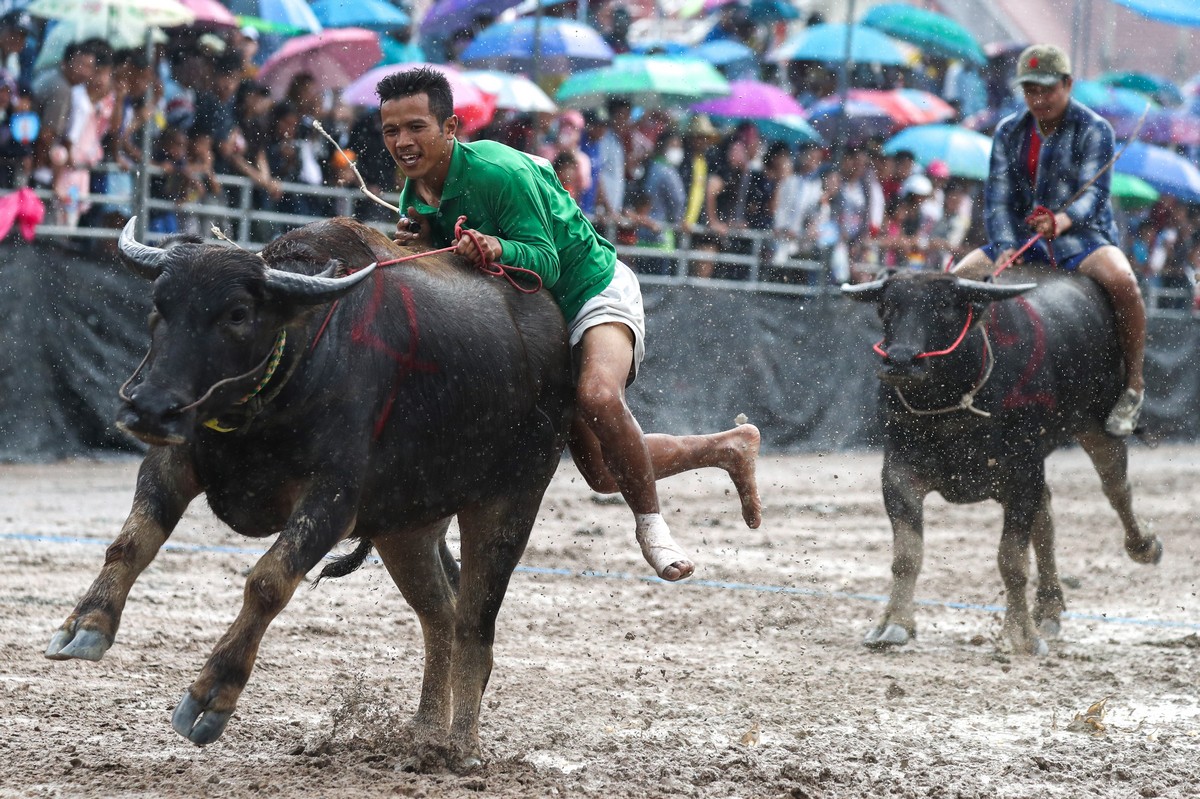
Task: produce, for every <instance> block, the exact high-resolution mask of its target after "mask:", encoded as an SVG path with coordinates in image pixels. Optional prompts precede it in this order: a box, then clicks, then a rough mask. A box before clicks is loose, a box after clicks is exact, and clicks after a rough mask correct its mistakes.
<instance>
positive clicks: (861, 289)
mask: <svg viewBox="0 0 1200 799" xmlns="http://www.w3.org/2000/svg"><path fill="white" fill-rule="evenodd" d="M889 277H891V275H890V274H889V275H888V276H887V277H885V278H883V279H881V280H873V281H871V282H870V283H859V284H857V285H851V284H849V283H843V284H842V296H844V297H849V298H850V299H852V300H857V301H858V302H879V301H880V300H881V299H883V290H884V288H885V287H886V286H887V282H888V278H889Z"/></svg>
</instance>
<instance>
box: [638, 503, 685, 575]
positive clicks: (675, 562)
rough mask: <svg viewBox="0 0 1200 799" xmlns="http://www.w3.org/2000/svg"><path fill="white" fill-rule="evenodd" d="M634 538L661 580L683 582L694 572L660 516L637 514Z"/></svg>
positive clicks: (643, 555) (656, 514) (657, 514)
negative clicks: (635, 537)
mask: <svg viewBox="0 0 1200 799" xmlns="http://www.w3.org/2000/svg"><path fill="white" fill-rule="evenodd" d="M636 536H637V542H638V546H640V547H641V548H642V557H644V558H645V559H646V562H647V563H649V564H650V567H651V568H652V569H654V573H655V574H657V575H658V576H659V577H661V578H662V579H664V580H667V581H668V582H676V581H678V580H684V579H687V578H688V577H691V576H692V573H693V572H694V571H695V570H696V565H695V564H694V563H692V559H691V557H690V556H689V555H688V554H687V553H686V552H684V551H683V549H682V548H681V547H680V546H679V545H678V544H676V543H675V539H674V538H672V537H671V529H670V528H669V527H667V523H666V521H664V520H663V517H662V514H659V513H639V514H637V533H636Z"/></svg>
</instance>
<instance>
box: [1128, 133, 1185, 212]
mask: <svg viewBox="0 0 1200 799" xmlns="http://www.w3.org/2000/svg"><path fill="white" fill-rule="evenodd" d="M1115 168H1116V170H1117V171H1119V172H1124V173H1125V174H1126V175H1133V176H1134V177H1136V178H1141V179H1142V180H1144V181H1146V182H1147V183H1149V184H1150V185H1151V186H1153V187H1154V188H1155V189H1157V190H1158V191H1160V192H1162V193H1163V194H1167V195H1170V196H1172V197H1178V198H1179V199H1181V200H1184V201H1185V202H1193V203H1194V202H1200V170H1198V169H1196V167H1195V166H1193V165H1192V163H1191V162H1190V161H1188V160H1187V159H1186V158H1184V157H1183V156H1181V155H1176V154H1175V153H1173V152H1171V151H1170V150H1167V149H1164V148H1162V147H1155V146H1154V145H1153V144H1146V143H1144V142H1140V141H1135V142H1131V143H1130V145H1129V146H1128V147H1126V148H1125V150H1124V151H1123V152H1122V153H1121V157H1120V158H1118V159H1117V164H1116V167H1115Z"/></svg>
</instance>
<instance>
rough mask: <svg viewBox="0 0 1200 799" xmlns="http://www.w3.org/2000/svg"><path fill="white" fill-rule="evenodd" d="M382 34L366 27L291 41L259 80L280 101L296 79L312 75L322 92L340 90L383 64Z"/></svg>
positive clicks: (329, 32) (334, 30)
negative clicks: (300, 75) (303, 74)
mask: <svg viewBox="0 0 1200 799" xmlns="http://www.w3.org/2000/svg"><path fill="white" fill-rule="evenodd" d="M382 57H383V51H381V50H380V49H379V34H378V33H375V32H374V31H369V30H364V29H362V28H330V29H329V30H323V31H321V32H320V33H310V34H308V35H307V36H297V37H296V38H295V39H289V40H288V41H287V42H286V43H285V44H284V45H283V47H280V48H279V49H278V50H276V51H275V54H274V55H272V56H271V57H270V58H268V59H267V62H266V63H265V64H263V66H262V69H261V70H259V73H258V81H259V83H262V84H264V85H266V86H270V87H271V94H272V95H273V96H275V97H276V98H280V97H283V96H284V95H285V94H286V93H287V88H288V84H289V83H291V81H292V77H293V76H295V75H298V74H300V73H302V72H308V73H310V74H311V75H312V76H313V77H314V78H316V79H317V85H318V86H319V87H320V88H322V89H340V88H342V87H343V86H345V85H346V84H348V83H350V82H351V81H353V80H354V79H355V78H358V77H360V76H361V75H362V74H363V73H364V72H366V71H367V70H368V69H370V68H371V67H372V66H373V65H375V64H378V63H379V59H380V58H382Z"/></svg>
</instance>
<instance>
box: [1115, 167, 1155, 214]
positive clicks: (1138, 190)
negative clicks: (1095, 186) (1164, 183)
mask: <svg viewBox="0 0 1200 799" xmlns="http://www.w3.org/2000/svg"><path fill="white" fill-rule="evenodd" d="M1110 193H1111V194H1112V196H1113V199H1114V200H1117V201H1118V202H1119V203H1120V204H1121V207H1122V208H1128V209H1131V210H1133V209H1137V208H1145V207H1146V206H1148V205H1153V204H1154V203H1156V202H1158V191H1157V190H1156V189H1155V188H1154V187H1153V186H1151V185H1150V184H1149V183H1147V182H1146V181H1144V180H1142V179H1141V178H1139V177H1134V176H1133V175H1126V174H1125V173H1124V172H1113V176H1112V188H1111V192H1110Z"/></svg>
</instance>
